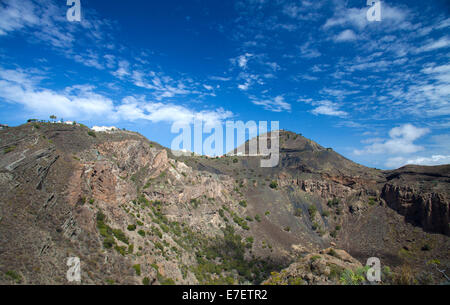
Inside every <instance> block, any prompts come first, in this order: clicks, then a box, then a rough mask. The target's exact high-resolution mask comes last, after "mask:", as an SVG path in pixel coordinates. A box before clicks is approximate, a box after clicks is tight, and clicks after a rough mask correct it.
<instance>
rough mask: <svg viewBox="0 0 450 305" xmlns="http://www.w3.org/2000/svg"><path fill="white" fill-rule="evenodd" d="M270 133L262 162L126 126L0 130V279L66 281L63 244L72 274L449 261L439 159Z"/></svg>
mask: <svg viewBox="0 0 450 305" xmlns="http://www.w3.org/2000/svg"><path fill="white" fill-rule="evenodd" d="M281 137H282V140H281V142H280V143H281V152H282V153H281V162H280V165H279V166H278V167H276V168H260V167H259V164H260V163H259V158H258V157H226V158H221V159H210V158H206V157H201V156H196V157H186V156H185V157H179V158H176V157H174V156H172V154H171V153H170V151H168V150H167V149H165V148H164V147H161V146H160V145H158V144H157V143H153V142H150V141H148V140H147V139H145V138H144V137H142V136H140V135H138V134H136V133H133V132H128V131H115V132H98V133H92V132H91V131H90V130H89V129H88V128H86V127H78V126H67V125H62V124H26V125H23V126H20V127H17V128H11V129H8V130H4V131H0V146H1V147H0V148H1V150H2V151H1V152H0V232H1V234H0V283H14V282H18V283H27V284H63V283H67V280H66V272H67V269H68V267H67V265H66V261H67V258H68V257H73V256H76V257H79V258H80V259H81V262H82V263H81V264H82V283H84V284H94V283H95V284H108V283H109V284H112V283H120V284H141V283H144V284H171V283H176V284H198V283H202V284H205V283H209V284H211V283H213V284H218V283H222V284H232V283H235V284H237V283H261V282H263V281H265V280H267V279H268V278H269V276H270V274H271V272H275V273H278V272H280V270H282V269H283V268H285V267H286V266H288V265H289V264H291V263H294V264H297V265H294V267H293V266H292V265H291V267H289V268H291V269H292V268H294V269H295V270H297V269H298V267H299V266H300V265H302V266H303V263H304V264H306V265H307V266H310V267H311V268H309V267H308V268H306V269H302V270H300V271H301V272H300V271H298V270H297V271H298V272H297V271H295V272H296V273H295V274H294V275H292V276H291V277H289V279H288V278H286V279H283V281H285V280H286V281H287V282H289V283H290V282H292V281H293V280H292V278H294V279H296V281H297V282H298V283H300V282H302V283H309V284H318V283H332V282H339V278H340V273H343V272H345V270H346V269H348V270H349V272H350V271H351V270H354V269H355V268H356V269H358V268H360V267H361V266H360V265H359V263H358V261H357V260H355V258H356V259H358V260H359V261H360V263H363V264H364V263H365V260H366V259H367V258H368V257H370V256H378V257H380V258H381V259H382V262H383V263H384V264H386V265H390V266H392V267H393V268H395V267H396V266H400V265H402V264H409V265H411V266H413V268H415V270H417V272H421V270H422V269H423V265H424V264H423V261H424V259H440V260H441V261H442V262H443V263H446V262H448V259H449V256H448V253H449V238H448V236H445V235H443V234H447V235H448V221H449V219H448V202H449V201H448V194H449V189H448V185H449V184H448V183H449V181H448V173H449V171H448V168H447V167H444V168H426V169H417V168H416V169H414V170H413V171H411V170H408V174H407V173H406V172H401V171H400V172H399V171H391V172H381V171H377V170H374V169H368V168H365V167H363V166H360V165H358V164H355V163H353V162H351V161H349V160H347V159H345V158H343V157H342V156H340V155H338V154H336V153H335V152H333V151H332V150H330V149H325V148H323V147H321V146H320V145H318V144H316V143H314V142H312V141H310V140H307V139H305V138H303V137H301V136H300V135H296V134H293V133H289V132H282V133H281ZM427 171H428V172H430V171H431V174H430V173H428V174H426V175H425V174H424V172H427ZM411 172H413V174H411ZM413 182H414V183H413ZM407 185H409V188H408V186H407ZM427 231H432V232H439V233H443V234H429V233H427ZM425 244H426V245H427V246H428V249H427V250H426V251H424V250H422V249H423V248H424V245H425ZM330 245H332V247H333V250H332V251H331V250H330V249H328V250H326V251H325V250H322V249H326V248H328V247H330ZM334 248H341V249H344V250H345V251H347V252H348V253H349V254H348V253H347V252H340V251H341V250H338V249H334ZM405 249H408V250H405ZM324 251H325V252H324ZM342 251H343V250H342ZM321 252H322V254H324V255H322V256H323V259H321V260H318V261H315V262H314V264H313V265H314V266H313V265H311V264H310V262H309V260H310V259H311V258H312V257H315V256H316V255H321V254H320V253H321ZM327 253H332V254H333V255H334V254H336V253H338V257H339V258H338V257H336V256H333V255H328V254H327ZM339 253H340V254H339ZM352 256H353V257H355V258H352ZM343 257H347V258H348V259H344V262H341V261H339V260H340V259H342V258H343ZM314 260H315V259H314ZM307 261H308V262H307ZM299 262H302V263H299ZM306 262H307V263H306ZM345 262H351V265H347V264H346V263H345ZM299 264H300V265H299ZM330 264H331V265H330ZM316 265H317V266H316ZM335 265H336V266H337V267H336V266H335ZM330 266H332V268H331V269H332V270H331V271H330ZM327 267H328V268H327ZM289 268H288V270H290V271H289V272H287V273H288V274H290V273H292V272H293V271H292V270H293V269H292V270H291V269H289ZM300 269H301V268H300ZM291 271H292V272H291ZM338 273H339V274H338ZM272 278H273V275H272ZM436 281H438V279H436ZM269 282H271V280H268V283H269ZM275 282H276V281H275ZM297 282H296V283H297Z"/></svg>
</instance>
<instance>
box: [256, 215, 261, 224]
mask: <svg viewBox="0 0 450 305" xmlns="http://www.w3.org/2000/svg"><path fill="white" fill-rule="evenodd" d="M255 220H256V221H257V222H261V216H260V215H259V214H256V215H255Z"/></svg>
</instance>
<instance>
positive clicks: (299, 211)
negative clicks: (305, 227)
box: [294, 208, 303, 217]
mask: <svg viewBox="0 0 450 305" xmlns="http://www.w3.org/2000/svg"><path fill="white" fill-rule="evenodd" d="M302 215H303V210H302V209H301V208H297V209H295V212H294V216H295V217H301V216H302Z"/></svg>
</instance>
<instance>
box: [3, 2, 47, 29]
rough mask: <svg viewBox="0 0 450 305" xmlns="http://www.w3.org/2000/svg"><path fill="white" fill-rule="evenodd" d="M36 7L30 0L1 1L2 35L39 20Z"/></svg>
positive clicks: (31, 24) (34, 23)
mask: <svg viewBox="0 0 450 305" xmlns="http://www.w3.org/2000/svg"><path fill="white" fill-rule="evenodd" d="M35 10H36V7H35V6H34V4H33V3H32V2H31V1H29V0H21V1H14V0H4V1H2V3H0V36H1V35H7V34H8V33H9V32H13V31H16V30H20V29H22V28H24V27H27V26H33V25H36V24H37V23H38V22H39V18H38V16H36V12H35Z"/></svg>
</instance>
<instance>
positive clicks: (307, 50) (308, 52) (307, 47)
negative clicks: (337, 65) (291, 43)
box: [299, 41, 322, 59]
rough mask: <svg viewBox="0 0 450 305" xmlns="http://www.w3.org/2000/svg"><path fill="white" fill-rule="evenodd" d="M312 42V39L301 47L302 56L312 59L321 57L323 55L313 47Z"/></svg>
mask: <svg viewBox="0 0 450 305" xmlns="http://www.w3.org/2000/svg"><path fill="white" fill-rule="evenodd" d="M311 44H312V43H311V41H307V42H305V43H304V44H303V45H301V46H300V47H299V48H300V56H301V57H303V58H306V59H311V58H316V57H320V56H321V55H322V54H321V53H320V52H319V51H318V50H317V49H316V48H314V47H311Z"/></svg>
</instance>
